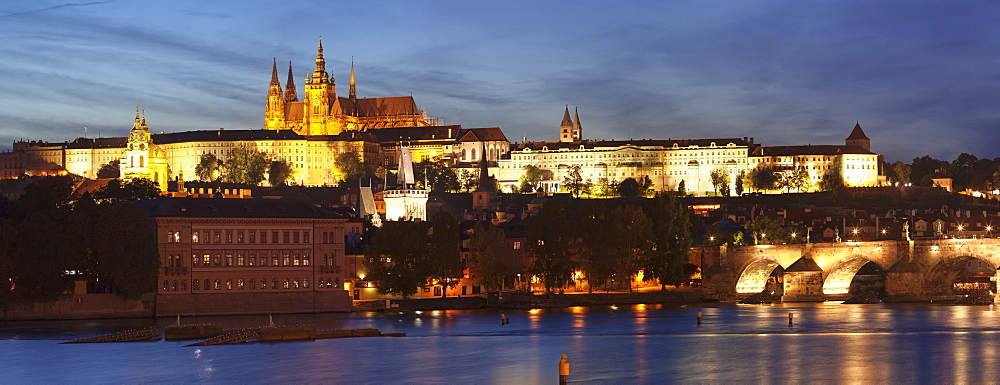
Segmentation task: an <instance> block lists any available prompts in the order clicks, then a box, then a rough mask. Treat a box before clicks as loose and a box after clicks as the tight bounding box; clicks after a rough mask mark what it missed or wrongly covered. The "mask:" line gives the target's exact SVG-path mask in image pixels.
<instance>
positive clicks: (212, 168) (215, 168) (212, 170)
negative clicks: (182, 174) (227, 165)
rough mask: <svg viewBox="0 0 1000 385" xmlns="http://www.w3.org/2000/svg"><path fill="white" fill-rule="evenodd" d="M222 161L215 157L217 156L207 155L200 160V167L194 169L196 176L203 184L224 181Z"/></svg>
mask: <svg viewBox="0 0 1000 385" xmlns="http://www.w3.org/2000/svg"><path fill="white" fill-rule="evenodd" d="M222 166H223V163H222V160H220V159H219V158H216V157H215V154H212V153H205V154H202V155H201V158H199V159H198V165H197V166H195V168H194V174H195V176H197V177H198V180H200V181H202V182H212V181H217V180H220V179H222Z"/></svg>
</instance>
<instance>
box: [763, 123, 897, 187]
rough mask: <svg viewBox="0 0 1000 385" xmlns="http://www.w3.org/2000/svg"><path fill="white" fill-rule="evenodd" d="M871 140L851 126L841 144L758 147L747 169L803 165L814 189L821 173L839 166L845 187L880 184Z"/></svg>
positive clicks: (875, 155) (779, 168) (793, 168)
mask: <svg viewBox="0 0 1000 385" xmlns="http://www.w3.org/2000/svg"><path fill="white" fill-rule="evenodd" d="M870 149H871V140H870V139H868V136H866V135H865V132H864V130H862V129H861V124H860V123H857V124H855V125H854V129H853V130H852V131H851V134H850V135H848V137H847V139H846V140H845V144H844V145H842V146H841V145H806V146H761V147H757V148H756V149H754V150H753V153H752V154H751V155H750V160H751V161H750V168H754V167H758V166H761V167H771V168H774V169H777V170H779V171H783V172H790V171H792V170H795V169H796V168H799V167H804V168H805V169H806V171H808V172H809V180H810V181H811V182H812V184H813V188H814V189H815V188H817V187H818V185H819V182H820V181H821V180H822V179H823V175H825V174H827V173H831V172H836V171H837V168H839V172H840V173H841V176H843V178H844V185H845V186H848V187H872V186H878V185H879V174H878V157H879V155H878V154H876V153H873V152H871V150H870Z"/></svg>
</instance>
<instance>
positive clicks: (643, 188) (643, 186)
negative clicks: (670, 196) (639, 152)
mask: <svg viewBox="0 0 1000 385" xmlns="http://www.w3.org/2000/svg"><path fill="white" fill-rule="evenodd" d="M638 182H639V195H642V196H644V197H647V196H649V194H650V193H652V192H653V186H654V185H653V180H652V179H649V175H643V176H642V179H640V180H638Z"/></svg>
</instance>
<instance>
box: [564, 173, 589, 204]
mask: <svg viewBox="0 0 1000 385" xmlns="http://www.w3.org/2000/svg"><path fill="white" fill-rule="evenodd" d="M563 187H564V188H565V189H566V190H567V191H569V192H570V194H572V195H573V197H575V198H579V197H580V193H582V192H583V190H584V187H586V186H585V184H584V182H583V175H581V174H580V165H572V166H569V173H567V175H566V177H565V178H563Z"/></svg>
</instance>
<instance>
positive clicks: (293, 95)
mask: <svg viewBox="0 0 1000 385" xmlns="http://www.w3.org/2000/svg"><path fill="white" fill-rule="evenodd" d="M297 101H299V94H298V93H297V92H296V91H295V78H293V77H292V61H291V60H289V61H288V80H287V81H285V102H297Z"/></svg>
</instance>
